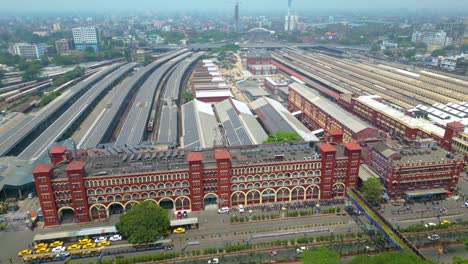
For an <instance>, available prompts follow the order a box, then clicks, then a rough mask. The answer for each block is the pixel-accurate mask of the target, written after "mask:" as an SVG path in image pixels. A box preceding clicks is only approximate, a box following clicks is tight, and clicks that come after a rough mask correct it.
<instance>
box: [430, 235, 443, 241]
mask: <svg viewBox="0 0 468 264" xmlns="http://www.w3.org/2000/svg"><path fill="white" fill-rule="evenodd" d="M427 239H429V240H431V241H436V240H439V239H440V236H439V235H436V234H433V235H430V236H428V237H427Z"/></svg>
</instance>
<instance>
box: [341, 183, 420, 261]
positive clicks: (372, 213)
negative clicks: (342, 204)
mask: <svg viewBox="0 0 468 264" xmlns="http://www.w3.org/2000/svg"><path fill="white" fill-rule="evenodd" d="M346 196H347V197H348V198H349V199H350V200H351V202H352V203H353V205H354V206H356V207H357V208H358V209H359V210H360V211H361V212H363V213H364V215H365V216H366V218H367V220H369V222H370V223H371V224H372V225H373V226H375V227H376V228H377V230H379V231H380V232H381V233H382V235H383V236H384V237H385V238H386V239H387V240H388V241H389V242H390V243H391V244H392V245H393V246H394V247H395V248H396V249H397V250H399V251H403V252H408V253H414V254H415V255H417V256H418V257H420V258H421V259H426V258H425V257H424V255H423V254H422V253H421V252H420V251H419V249H417V248H416V247H415V246H414V245H413V244H411V243H410V242H409V240H408V239H407V238H406V237H404V236H403V235H401V233H400V232H399V231H398V230H396V229H394V228H393V226H392V225H391V224H390V223H389V222H388V221H387V220H386V219H385V218H384V217H383V216H382V215H381V214H380V213H379V212H378V211H377V210H375V209H374V208H373V207H372V206H371V205H370V204H369V202H367V201H366V200H365V199H364V198H363V197H362V195H361V194H360V193H358V192H357V191H356V190H354V189H353V188H350V189H348V190H347V192H346Z"/></svg>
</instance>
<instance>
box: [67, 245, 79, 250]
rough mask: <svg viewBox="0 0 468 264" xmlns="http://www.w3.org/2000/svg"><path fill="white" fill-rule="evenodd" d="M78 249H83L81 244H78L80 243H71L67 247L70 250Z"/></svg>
mask: <svg viewBox="0 0 468 264" xmlns="http://www.w3.org/2000/svg"><path fill="white" fill-rule="evenodd" d="M78 249H81V245H78V244H73V245H70V246H68V247H67V250H68V251H70V250H78Z"/></svg>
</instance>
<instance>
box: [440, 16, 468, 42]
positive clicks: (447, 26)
mask: <svg viewBox="0 0 468 264" xmlns="http://www.w3.org/2000/svg"><path fill="white" fill-rule="evenodd" d="M437 30H443V31H445V32H446V33H447V37H448V38H451V39H452V40H453V42H454V44H456V45H459V44H460V41H461V39H462V38H463V34H464V33H465V24H464V22H463V21H451V22H445V23H441V24H438V25H437Z"/></svg>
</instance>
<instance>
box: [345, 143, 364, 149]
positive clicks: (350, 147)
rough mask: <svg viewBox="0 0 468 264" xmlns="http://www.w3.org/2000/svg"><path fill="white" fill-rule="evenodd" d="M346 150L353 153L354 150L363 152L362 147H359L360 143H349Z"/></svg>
mask: <svg viewBox="0 0 468 264" xmlns="http://www.w3.org/2000/svg"><path fill="white" fill-rule="evenodd" d="M344 146H345V148H347V149H348V150H351V151H354V150H362V147H361V146H359V144H358V143H356V142H354V141H353V142H349V143H346V144H345V145H344Z"/></svg>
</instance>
